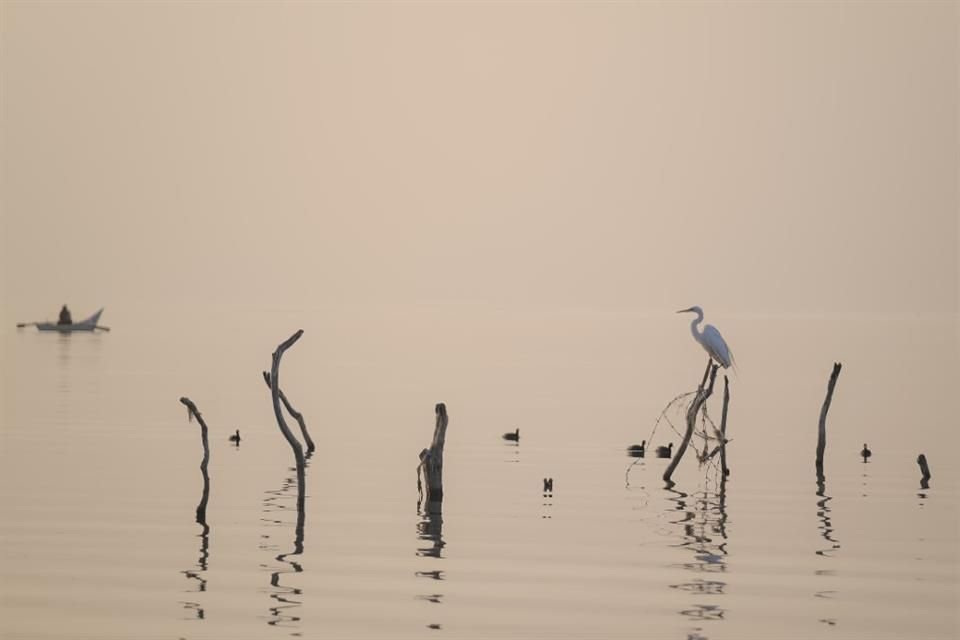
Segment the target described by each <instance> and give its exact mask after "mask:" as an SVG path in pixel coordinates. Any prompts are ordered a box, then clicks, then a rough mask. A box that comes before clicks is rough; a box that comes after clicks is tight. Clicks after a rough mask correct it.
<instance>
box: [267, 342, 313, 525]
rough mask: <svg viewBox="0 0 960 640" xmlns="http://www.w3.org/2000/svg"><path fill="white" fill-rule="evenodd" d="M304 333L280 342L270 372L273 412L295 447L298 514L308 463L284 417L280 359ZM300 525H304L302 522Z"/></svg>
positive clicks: (288, 439) (284, 435) (281, 429)
mask: <svg viewBox="0 0 960 640" xmlns="http://www.w3.org/2000/svg"><path fill="white" fill-rule="evenodd" d="M302 335H303V329H299V330H298V331H297V332H296V333H295V334H293V335H292V336H290V337H289V338H287V339H286V340H284V341H283V342H281V343H280V346H278V347H277V350H276V351H274V352H273V365H272V366H271V368H270V373H269V377H270V383H271V384H270V395H271V396H272V398H273V414H274V415H275V416H276V418H277V425H278V426H279V427H280V432H281V433H282V434H283V437H284V438H286V439H287V442H288V443H289V444H290V448H291V449H293V457H294V458H295V459H296V462H297V512H298V515H299V514H302V513H303V508H304V506H305V504H306V471H305V468H306V465H305V461H304V458H303V447H301V446H300V442H299V441H298V440H297V439H296V438H295V437H294V436H293V433H291V432H290V428H289V427H288V426H287V422H286V421H285V420H284V419H283V411H282V410H281V409H280V359H281V358H282V357H283V352H284V351H286V350H287V349H289V348H290V347H292V346H293V344H294V343H295V342H296V341H297V340H299V339H300V336H302ZM267 375H268V374H266V372H264V376H265V377H266V376H267ZM298 522H302V519H301V520H298ZM299 526H302V524H301V525H299Z"/></svg>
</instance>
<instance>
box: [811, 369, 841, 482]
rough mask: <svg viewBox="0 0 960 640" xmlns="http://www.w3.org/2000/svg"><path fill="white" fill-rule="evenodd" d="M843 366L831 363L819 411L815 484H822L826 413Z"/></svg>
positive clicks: (825, 442) (825, 441) (825, 444)
mask: <svg viewBox="0 0 960 640" xmlns="http://www.w3.org/2000/svg"><path fill="white" fill-rule="evenodd" d="M842 366H843V365H842V364H840V363H839V362H834V363H833V372H832V373H831V374H830V381H829V382H828V383H827V396H826V397H825V398H824V399H823V407H822V408H821V409H820V428H819V431H818V432H817V482H819V483H823V481H824V475H823V453H824V451H825V450H826V448H827V412H828V411H829V410H830V403H831V402H832V401H833V389H834V387H836V386H837V378H839V377H840V368H841V367H842Z"/></svg>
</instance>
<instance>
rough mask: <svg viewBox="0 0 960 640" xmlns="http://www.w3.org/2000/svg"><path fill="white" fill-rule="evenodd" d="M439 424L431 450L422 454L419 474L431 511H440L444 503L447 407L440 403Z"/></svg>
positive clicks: (437, 409)
mask: <svg viewBox="0 0 960 640" xmlns="http://www.w3.org/2000/svg"><path fill="white" fill-rule="evenodd" d="M435 412H436V414H437V423H436V426H435V427H434V429H433V441H432V442H431V443H430V448H429V449H424V450H423V451H421V452H420V466H419V467H417V469H418V478H417V480H418V482H419V474H422V475H423V478H424V484H426V487H427V489H426V499H427V504H428V505H431V507H430V509H431V511H433V510H435V509H438V508H439V506H440V504H441V503H442V502H443V445H444V444H445V443H446V439H447V422H448V418H447V406H446V405H445V404H444V403H442V402H441V403H439V404H437V406H436V407H435Z"/></svg>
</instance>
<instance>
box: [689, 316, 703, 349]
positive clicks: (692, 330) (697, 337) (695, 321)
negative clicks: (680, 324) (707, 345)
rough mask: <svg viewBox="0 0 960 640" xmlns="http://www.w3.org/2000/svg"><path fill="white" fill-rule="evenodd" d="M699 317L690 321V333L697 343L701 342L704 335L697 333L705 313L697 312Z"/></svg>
mask: <svg viewBox="0 0 960 640" xmlns="http://www.w3.org/2000/svg"><path fill="white" fill-rule="evenodd" d="M694 313H696V314H697V317H696V318H694V319H693V320H691V321H690V333H692V334H693V339H694V340H696V341H697V342H700V336H702V335H703V332H700V331H697V326H698V325H699V324H700V323H701V322H703V312H702V311H695V312H694Z"/></svg>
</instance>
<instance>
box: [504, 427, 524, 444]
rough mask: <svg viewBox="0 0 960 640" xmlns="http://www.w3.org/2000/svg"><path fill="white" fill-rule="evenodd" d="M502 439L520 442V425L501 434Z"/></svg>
mask: <svg viewBox="0 0 960 640" xmlns="http://www.w3.org/2000/svg"><path fill="white" fill-rule="evenodd" d="M503 439H504V440H512V441H513V442H520V427H517V430H516V431H512V432H510V431H508V432H507V433H505V434H503Z"/></svg>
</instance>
